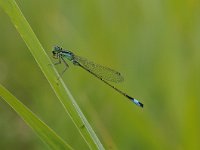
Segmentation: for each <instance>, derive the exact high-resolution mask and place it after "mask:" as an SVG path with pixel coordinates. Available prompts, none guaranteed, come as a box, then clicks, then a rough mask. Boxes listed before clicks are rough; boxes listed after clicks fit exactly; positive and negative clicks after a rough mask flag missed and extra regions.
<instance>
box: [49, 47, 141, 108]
mask: <svg viewBox="0 0 200 150" xmlns="http://www.w3.org/2000/svg"><path fill="white" fill-rule="evenodd" d="M52 53H53V57H54V58H56V59H58V60H59V61H58V62H57V63H55V65H57V64H61V62H63V63H64V65H65V69H64V70H63V71H62V73H61V76H62V75H63V74H64V72H65V71H66V70H67V68H68V67H69V65H68V64H67V62H66V61H65V59H68V60H69V61H71V62H72V63H73V64H74V65H75V66H80V67H81V68H83V69H84V70H86V71H88V72H89V73H91V74H92V75H94V76H95V77H97V78H98V79H100V80H101V81H103V82H104V83H105V84H107V85H109V86H110V87H111V88H113V89H114V90H116V91H117V92H119V93H120V94H122V95H124V96H125V97H127V98H128V99H129V100H131V101H132V102H134V103H135V104H136V105H138V106H140V107H143V104H142V103H141V102H139V101H138V100H136V99H135V98H132V97H131V96H129V95H127V94H126V93H124V92H122V91H121V90H119V89H117V88H116V87H114V86H113V85H111V84H110V83H108V82H107V81H111V82H115V83H117V82H122V81H123V80H124V79H123V77H122V76H121V74H120V73H119V72H117V71H115V70H113V69H110V68H108V67H104V66H102V65H98V64H96V63H94V62H92V61H89V60H87V59H86V58H83V57H80V56H77V55H75V54H74V53H72V52H71V51H68V50H64V49H62V48H61V47H59V46H55V47H54V48H53V51H52Z"/></svg>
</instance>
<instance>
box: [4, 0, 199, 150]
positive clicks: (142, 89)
mask: <svg viewBox="0 0 200 150" xmlns="http://www.w3.org/2000/svg"><path fill="white" fill-rule="evenodd" d="M1 1H2V0H1ZM17 2H18V5H19V6H20V9H21V10H22V12H23V14H24V15H25V17H26V19H27V20H28V22H29V23H30V25H31V28H32V29H33V30H34V33H35V34H36V35H37V37H38V39H39V41H40V42H41V43H42V45H43V46H44V49H45V51H46V53H47V55H48V56H49V57H50V58H51V56H52V54H51V49H52V47H53V46H54V45H58V46H61V47H63V48H65V49H68V50H70V51H72V52H74V53H75V54H77V55H79V56H83V57H86V58H88V59H89V60H92V61H94V62H96V63H99V64H102V65H104V66H108V67H110V68H113V69H115V70H117V71H119V72H120V73H121V74H122V75H123V77H124V79H125V80H124V82H123V83H122V84H116V85H115V86H116V87H117V88H119V89H121V90H123V91H125V92H126V93H128V94H129V95H130V96H133V97H135V98H136V99H139V100H140V101H141V102H143V103H144V106H145V107H144V109H139V108H138V107H136V106H135V105H134V104H132V103H131V102H130V101H128V100H127V99H126V98H124V97H123V96H121V95H120V94H118V93H117V92H115V91H113V90H112V89H111V88H109V87H107V86H106V85H104V84H103V83H102V82H101V81H99V80H97V79H96V78H94V77H93V76H92V75H90V74H88V73H87V72H86V71H84V70H81V69H80V68H79V67H75V66H74V65H73V64H71V62H67V63H69V66H70V67H69V69H68V70H67V71H66V73H65V74H64V76H63V80H64V82H65V83H67V87H68V88H69V89H70V91H71V92H72V93H73V95H74V96H75V98H76V101H77V103H78V104H79V107H80V108H81V110H82V111H83V112H84V114H85V116H86V118H87V119H88V121H89V122H90V123H91V125H92V127H93V129H94V130H95V132H96V134H97V135H98V137H99V138H100V140H101V141H102V143H103V145H104V146H105V148H106V149H119V150H121V149H125V150H132V149H139V150H146V149H148V150H151V149H153V150H160V149H162V150H169V149H194V150H198V149H200V144H199V139H200V136H199V132H200V128H199V126H200V119H199V106H200V105H199V99H200V93H199V89H200V84H199V83H200V78H199V76H200V69H199V64H200V51H199V47H200V42H199V41H200V19H199V16H200V11H199V10H200V2H198V1H192V0H186V1H180V0H173V1H172V0H169V1H159V0H152V1H147V0H146V1H145V0H138V1H135V0H123V1H111V0H99V1H98V0H97V1H92V0H85V1H82V0H76V1H72V0H57V1H47V0H43V1H39V0H34V1H25V0H17ZM0 33H1V36H0V45H1V48H0V82H1V83H2V84H3V85H5V87H7V89H8V90H9V91H10V92H11V93H12V94H13V95H15V96H16V97H18V98H19V99H20V101H21V102H23V103H24V104H25V105H26V106H27V107H29V108H30V109H31V110H32V111H33V112H34V113H36V114H37V116H39V117H40V118H42V120H43V121H44V122H45V123H47V124H48V126H49V127H51V128H52V129H53V130H54V131H55V132H56V133H57V134H58V135H59V136H61V137H62V138H63V139H64V140H65V141H67V142H68V143H69V144H70V145H71V146H72V147H73V148H74V149H81V150H87V149H88V146H87V144H86V143H85V141H84V140H83V139H82V137H81V136H80V134H79V132H78V131H77V129H76V127H74V124H73V123H72V122H71V118H70V117H69V116H68V115H66V112H65V110H63V108H62V106H61V105H60V103H59V101H57V97H56V95H55V94H54V93H53V92H52V89H51V88H50V86H49V83H48V81H49V80H51V79H52V81H53V84H54V85H55V86H56V88H61V87H62V83H60V82H59V84H58V85H60V86H61V87H58V86H57V76H58V74H57V73H55V72H54V70H55V69H54V67H51V66H50V65H48V64H50V63H51V62H50V61H49V58H48V57H46V54H45V57H44V53H43V52H44V50H42V51H41V46H38V45H35V42H34V41H31V40H32V39H31V40H30V43H32V44H33V45H34V47H35V48H34V50H35V51H36V50H38V53H37V52H31V53H34V55H37V56H38V58H39V57H41V58H40V59H41V61H42V62H43V64H42V65H41V68H44V69H43V71H44V70H46V71H47V70H48V74H49V75H50V76H51V79H48V81H47V80H46V78H45V77H44V75H43V74H42V73H41V71H40V70H39V69H38V64H37V63H36V62H35V60H34V59H33V57H32V55H31V54H30V53H29V51H28V50H27V47H26V45H25V44H24V41H23V40H22V39H21V37H20V36H19V34H18V32H16V29H15V28H14V27H13V24H12V23H10V20H9V19H8V17H7V15H5V13H4V12H3V11H2V9H0ZM46 58H47V59H46ZM52 60H53V58H52ZM37 61H38V60H37ZM39 61H40V60H39ZM55 61H56V60H55ZM63 67H64V66H63V65H59V66H56V70H58V72H61V71H62V70H63ZM46 71H45V72H46ZM62 89H63V88H62ZM66 101H67V102H66V103H68V102H69V100H68V98H66ZM0 118H1V119H0V133H1V134H0V139H2V140H1V141H0V149H4V150H10V149H16V150H18V149H29V150H35V149H37V150H44V149H45V148H46V147H45V146H44V145H43V143H41V141H40V140H38V139H37V138H36V137H35V135H34V134H32V132H31V130H29V129H27V128H26V126H25V125H24V126H23V123H22V122H21V121H20V119H17V117H16V116H15V114H14V113H12V111H10V110H9V107H7V105H6V104H5V103H3V102H2V101H0ZM10 131H12V132H10ZM22 131H23V132H22ZM13 145H14V146H13Z"/></svg>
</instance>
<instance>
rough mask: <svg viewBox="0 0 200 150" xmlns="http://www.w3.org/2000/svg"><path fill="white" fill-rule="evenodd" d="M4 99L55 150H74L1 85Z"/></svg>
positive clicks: (1, 93) (1, 94) (0, 95)
mask: <svg viewBox="0 0 200 150" xmlns="http://www.w3.org/2000/svg"><path fill="white" fill-rule="evenodd" d="M0 97H2V98H3V99H4V100H5V101H6V102H7V103H8V104H9V105H10V106H11V107H12V108H13V109H14V110H15V111H16V112H17V113H18V115H19V116H20V117H21V118H22V119H23V120H24V121H25V122H26V123H27V124H28V125H29V126H30V127H31V128H32V129H33V130H34V131H35V132H36V133H37V135H38V136H39V137H40V138H41V139H42V140H43V141H44V142H45V143H46V144H47V145H48V146H49V147H50V148H51V149H54V150H69V149H70V150H72V148H71V147H70V146H69V145H68V144H66V143H65V142H64V141H63V140H62V139H61V138H60V137H59V136H58V135H57V134H56V133H55V132H54V131H53V130H52V129H50V128H49V127H48V126H47V125H46V124H45V123H44V122H42V121H41V120H40V119H39V118H38V117H37V116H36V115H35V114H34V113H33V112H31V111H30V110H29V109H28V108H27V107H26V106H25V105H24V104H22V103H21V102H20V101H19V100H18V99H17V98H16V97H15V96H13V95H12V94H11V93H10V92H9V91H8V90H6V89H5V88H4V87H3V86H2V85H1V84H0Z"/></svg>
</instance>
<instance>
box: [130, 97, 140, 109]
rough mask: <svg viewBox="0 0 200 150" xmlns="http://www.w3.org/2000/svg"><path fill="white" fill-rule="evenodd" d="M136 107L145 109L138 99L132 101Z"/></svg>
mask: <svg viewBox="0 0 200 150" xmlns="http://www.w3.org/2000/svg"><path fill="white" fill-rule="evenodd" d="M131 100H132V101H133V102H134V103H135V104H136V105H138V106H140V107H143V104H142V103H140V102H139V101H138V100H137V99H134V98H133V99H131Z"/></svg>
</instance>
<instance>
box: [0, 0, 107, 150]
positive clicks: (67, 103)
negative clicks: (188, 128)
mask: <svg viewBox="0 0 200 150" xmlns="http://www.w3.org/2000/svg"><path fill="white" fill-rule="evenodd" d="M0 5H1V7H2V8H3V10H4V11H5V12H6V13H7V14H8V16H9V17H10V19H11V21H12V23H13V24H14V26H15V27H16V29H17V31H18V32H19V33H20V35H21V37H22V39H23V40H24V42H25V43H26V45H27V47H28V48H29V50H30V52H31V54H32V55H33V57H34V58H35V60H36V62H37V63H38V65H39V67H40V69H41V70H42V72H43V73H44V75H45V77H46V78H47V80H48V82H49V83H50V85H51V87H52V88H53V90H54V92H55V94H56V95H57V97H58V99H59V100H60V102H61V103H62V105H63V106H64V109H65V110H66V111H67V112H68V114H69V116H70V117H71V119H72V121H73V122H74V124H75V126H76V127H77V129H78V130H79V132H80V133H81V135H82V137H83V138H84V139H85V141H86V143H87V144H88V146H89V148H90V149H92V150H95V149H97V150H99V149H100V150H104V147H103V145H102V144H101V142H100V140H99V139H98V137H97V136H96V134H95V132H94V130H93V129H92V127H91V126H90V124H89V122H88V121H87V119H86V118H85V116H84V115H83V113H82V111H81V110H80V108H79V106H78V105H77V103H76V101H75V99H74V98H73V96H72V95H71V93H70V92H69V90H68V88H67V87H66V85H65V83H64V82H63V80H62V79H61V78H60V79H59V80H57V77H58V72H57V71H56V69H55V67H54V66H53V64H52V63H51V61H50V59H49V57H48V56H47V54H46V53H45V51H44V49H43V47H42V45H41V44H40V42H39V40H38V39H37V37H36V35H35V34H34V32H33V30H32V29H31V27H30V25H29V24H28V22H27V20H26V19H25V17H24V16H23V14H22V12H21V10H20V8H19V7H18V5H17V4H16V2H15V1H14V0H0ZM49 64H52V66H50V65H49Z"/></svg>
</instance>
